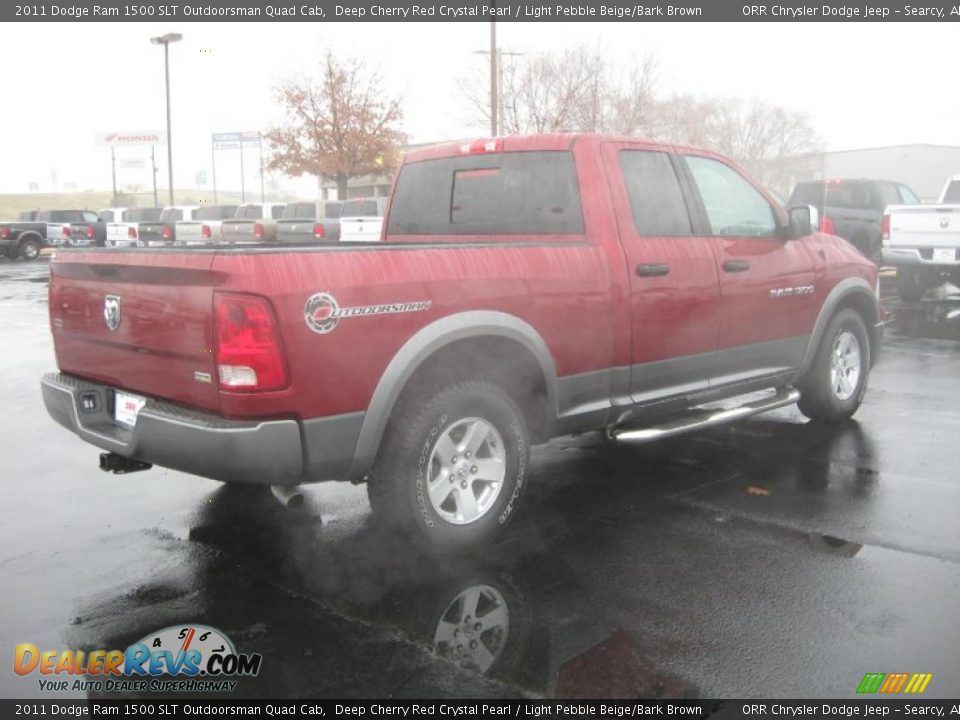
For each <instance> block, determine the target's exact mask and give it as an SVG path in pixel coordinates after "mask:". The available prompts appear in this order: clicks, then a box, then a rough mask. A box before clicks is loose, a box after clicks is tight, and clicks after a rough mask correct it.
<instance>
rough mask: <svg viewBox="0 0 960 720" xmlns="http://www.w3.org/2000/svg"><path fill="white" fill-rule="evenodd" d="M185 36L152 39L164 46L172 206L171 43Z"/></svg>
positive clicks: (165, 36) (176, 35)
mask: <svg viewBox="0 0 960 720" xmlns="http://www.w3.org/2000/svg"><path fill="white" fill-rule="evenodd" d="M181 40H183V35H181V34H180V33H167V34H166V35H160V36H158V37H152V38H150V42H152V43H153V44H154V45H163V71H164V76H165V78H166V85H167V182H168V183H169V185H170V187H169V192H170V205H171V206H172V205H173V135H171V133H170V43H175V42H180V41H181Z"/></svg>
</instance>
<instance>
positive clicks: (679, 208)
mask: <svg viewBox="0 0 960 720" xmlns="http://www.w3.org/2000/svg"><path fill="white" fill-rule="evenodd" d="M603 154H604V164H605V165H606V169H607V177H608V179H609V182H610V186H611V189H612V195H613V202H614V207H615V209H616V214H617V217H618V218H619V233H620V243H621V245H622V246H623V251H624V254H625V255H626V261H627V271H628V272H629V274H630V307H631V318H632V319H631V324H632V341H631V342H632V365H631V371H630V394H631V396H632V399H633V401H634V402H638V403H641V402H651V401H655V400H659V399H662V398H667V397H670V396H673V395H680V394H684V393H688V392H695V391H697V390H704V389H706V388H707V387H709V380H710V370H711V367H712V366H713V355H714V352H715V351H716V348H717V342H718V333H719V320H720V307H719V296H720V282H719V278H718V276H717V265H716V262H715V261H714V256H713V251H712V249H711V245H712V243H711V240H710V238H705V237H698V236H697V233H696V231H695V226H694V219H693V217H692V215H691V209H690V208H689V207H688V203H687V199H686V198H685V196H684V192H683V187H682V185H683V178H682V176H681V175H680V174H679V172H678V165H677V162H676V160H675V158H674V156H673V155H672V154H671V153H668V152H665V151H664V149H663V148H661V147H656V148H653V147H649V146H642V145H637V144H632V143H606V144H604V146H603Z"/></svg>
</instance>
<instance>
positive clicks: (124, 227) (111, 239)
mask: <svg viewBox="0 0 960 720" xmlns="http://www.w3.org/2000/svg"><path fill="white" fill-rule="evenodd" d="M162 212H163V208H158V207H148V208H110V209H109V210H101V211H100V217H106V218H108V220H107V239H106V245H107V247H138V246H139V245H140V240H139V233H138V228H139V225H140V223H142V222H144V223H145V222H156V221H157V220H159V219H160V213H162ZM118 214H119V217H118Z"/></svg>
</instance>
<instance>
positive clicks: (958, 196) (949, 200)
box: [943, 180, 960, 205]
mask: <svg viewBox="0 0 960 720" xmlns="http://www.w3.org/2000/svg"><path fill="white" fill-rule="evenodd" d="M943 203H944V204H945V205H952V204H955V203H960V180H954V181H953V182H951V183H950V185H949V186H948V187H947V191H946V192H945V193H944V194H943Z"/></svg>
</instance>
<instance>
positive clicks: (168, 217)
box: [160, 208, 183, 225]
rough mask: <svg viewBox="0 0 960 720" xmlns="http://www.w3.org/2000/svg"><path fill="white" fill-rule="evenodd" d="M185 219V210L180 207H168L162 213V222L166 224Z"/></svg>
mask: <svg viewBox="0 0 960 720" xmlns="http://www.w3.org/2000/svg"><path fill="white" fill-rule="evenodd" d="M181 220H183V210H181V209H180V208H167V209H166V210H164V211H163V212H162V213H160V222H162V223H164V224H165V225H172V224H173V223H176V222H180V221H181Z"/></svg>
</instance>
